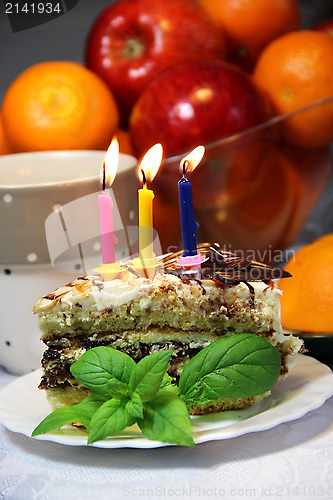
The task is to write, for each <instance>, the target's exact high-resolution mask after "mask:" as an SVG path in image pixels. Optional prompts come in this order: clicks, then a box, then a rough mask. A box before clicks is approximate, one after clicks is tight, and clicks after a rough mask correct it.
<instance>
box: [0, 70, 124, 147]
mask: <svg viewBox="0 0 333 500" xmlns="http://www.w3.org/2000/svg"><path fill="white" fill-rule="evenodd" d="M2 112H3V124H4V128H5V132H6V135H7V137H8V140H9V141H10V144H11V146H12V148H13V149H14V151H17V152H20V151H39V150H52V149H53V150H57V149H63V150H65V149H106V148H107V147H108V145H109V144H110V142H111V139H112V136H113V135H114V134H115V132H116V131H117V129H118V125H119V112H118V109H117V105H116V102H115V99H114V97H113V96H112V94H111V92H110V90H109V89H108V88H107V86H106V84H105V83H104V82H103V81H102V80H101V79H100V78H99V77H98V76H97V75H95V74H94V73H93V72H92V71H90V70H88V69H87V68H85V67H84V66H82V65H81V64H78V63H75V62H67V61H54V62H43V63H39V64H36V65H34V66H31V67H30V68H28V69H26V70H25V71H23V73H21V74H20V75H19V76H18V77H17V78H16V79H15V80H14V81H13V82H12V84H11V85H10V86H9V88H8V90H7V92H6V94H5V96H4V100H3V105H2Z"/></svg>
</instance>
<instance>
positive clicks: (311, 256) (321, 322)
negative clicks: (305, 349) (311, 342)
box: [279, 233, 333, 333]
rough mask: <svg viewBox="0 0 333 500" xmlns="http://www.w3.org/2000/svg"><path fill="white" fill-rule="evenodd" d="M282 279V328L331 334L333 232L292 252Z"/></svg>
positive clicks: (332, 318) (332, 317) (332, 309)
mask: <svg viewBox="0 0 333 500" xmlns="http://www.w3.org/2000/svg"><path fill="white" fill-rule="evenodd" d="M285 269H286V271H289V272H290V273H291V274H292V278H285V279H282V280H281V281H280V283H279V288H280V289H281V290H282V292H283V295H282V297H281V321H282V326H283V327H284V328H287V329H289V330H299V331H308V332H326V333H327V332H333V313H332V311H333V233H332V234H328V235H326V236H323V237H321V238H319V239H318V240H316V241H315V242H314V243H312V244H310V245H307V246H305V247H303V248H302V249H301V250H299V251H298V252H296V254H295V255H294V257H293V258H291V259H290V260H289V262H288V263H287V265H286V267H285Z"/></svg>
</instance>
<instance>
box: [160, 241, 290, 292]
mask: <svg viewBox="0 0 333 500" xmlns="http://www.w3.org/2000/svg"><path fill="white" fill-rule="evenodd" d="M197 248H198V252H200V253H201V254H202V255H203V257H204V258H206V259H207V260H206V261H205V262H204V263H203V264H202V266H201V267H200V268H198V269H189V270H184V269H183V268H181V267H180V266H179V265H178V264H177V261H178V259H179V257H180V256H181V254H182V251H179V252H175V253H172V254H167V255H166V256H165V257H163V259H162V263H163V265H164V270H165V272H166V273H169V274H175V275H176V276H178V277H179V278H180V279H182V280H183V281H185V282H186V281H188V280H189V279H195V280H196V281H197V282H199V280H200V279H211V280H213V281H215V282H216V283H218V284H222V285H227V286H234V285H238V284H239V283H245V284H246V285H247V287H248V288H249V290H250V292H251V295H253V293H254V290H253V287H252V285H251V284H250V283H249V282H251V281H263V282H264V283H269V282H270V281H271V280H274V279H280V278H288V277H290V276H291V274H290V273H288V272H287V271H284V270H283V269H280V268H278V267H271V266H269V265H268V264H264V263H261V262H256V261H253V260H249V259H244V258H243V256H242V255H241V253H240V252H230V251H226V250H223V249H221V247H220V245H219V244H218V243H213V244H212V243H200V244H199V245H198V247H197Z"/></svg>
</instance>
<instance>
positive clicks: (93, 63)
mask: <svg viewBox="0 0 333 500" xmlns="http://www.w3.org/2000/svg"><path fill="white" fill-rule="evenodd" d="M225 54H226V48H225V39H224V34H223V33H222V31H221V29H220V28H219V27H218V26H217V25H216V24H215V22H214V20H213V19H211V18H210V17H208V15H207V14H206V13H205V12H204V10H203V9H202V8H201V7H200V6H199V5H197V4H195V3H194V2H192V1H191V0H118V1H116V2H114V3H112V4H111V5H110V6H109V7H107V8H106V9H105V10H104V11H103V12H102V13H101V14H100V16H99V17H98V18H97V20H96V22H95V23H94V24H93V26H92V28H91V30H90V33H89V36H88V39H87V45H86V64H87V66H88V68H90V69H91V70H92V71H94V72H95V73H97V74H98V75H99V76H100V77H101V78H102V79H103V80H104V81H105V82H106V83H107V85H108V86H109V87H110V89H111V91H112V93H113V95H114V96H115V98H116V100H117V102H118V105H119V109H120V113H121V119H122V125H123V126H126V124H127V121H128V117H129V114H130V112H131V109H132V107H133V104H134V103H135V101H136V100H137V98H138V97H139V95H140V94H141V93H142V91H143V89H144V88H145V87H146V86H147V85H148V83H150V82H151V81H152V80H153V79H154V78H155V77H156V76H157V75H158V74H159V73H161V72H162V71H164V70H165V69H167V68H170V67H172V66H174V65H176V64H179V63H182V62H184V61H194V60H198V59H216V58H220V59H224V58H225Z"/></svg>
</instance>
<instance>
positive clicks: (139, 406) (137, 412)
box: [125, 392, 143, 419]
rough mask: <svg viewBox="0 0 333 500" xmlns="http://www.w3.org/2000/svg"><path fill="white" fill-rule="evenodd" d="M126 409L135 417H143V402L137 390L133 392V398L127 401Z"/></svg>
mask: <svg viewBox="0 0 333 500" xmlns="http://www.w3.org/2000/svg"><path fill="white" fill-rule="evenodd" d="M125 409H126V411H128V413H129V414H130V415H132V417H134V418H135V419H137V418H143V402H142V400H141V398H140V396H139V394H138V393H137V392H133V394H132V398H131V399H130V400H129V401H128V402H127V403H126V406H125Z"/></svg>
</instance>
